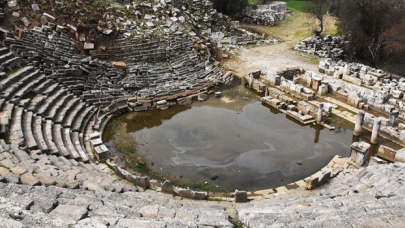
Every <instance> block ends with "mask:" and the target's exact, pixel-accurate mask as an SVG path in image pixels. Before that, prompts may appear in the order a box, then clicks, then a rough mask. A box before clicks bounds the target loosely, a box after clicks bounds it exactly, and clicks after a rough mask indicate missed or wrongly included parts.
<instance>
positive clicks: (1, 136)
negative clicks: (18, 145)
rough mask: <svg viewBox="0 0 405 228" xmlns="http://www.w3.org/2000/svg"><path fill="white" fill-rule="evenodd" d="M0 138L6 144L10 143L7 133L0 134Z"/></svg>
mask: <svg viewBox="0 0 405 228" xmlns="http://www.w3.org/2000/svg"><path fill="white" fill-rule="evenodd" d="M0 139H2V140H4V142H5V143H6V144H8V145H10V144H11V142H10V137H9V136H8V135H4V134H0Z"/></svg>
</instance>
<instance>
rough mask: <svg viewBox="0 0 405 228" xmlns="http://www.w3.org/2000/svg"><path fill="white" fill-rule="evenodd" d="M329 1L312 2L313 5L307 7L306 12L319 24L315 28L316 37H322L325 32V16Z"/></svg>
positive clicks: (316, 0)
mask: <svg viewBox="0 0 405 228" xmlns="http://www.w3.org/2000/svg"><path fill="white" fill-rule="evenodd" d="M327 1H328V0H311V1H310V2H311V3H313V4H307V5H305V11H306V12H308V13H309V15H310V17H312V18H315V19H316V20H317V22H318V23H316V24H315V26H314V28H313V33H314V34H315V36H321V34H322V33H323V31H324V14H325V7H326V5H327Z"/></svg>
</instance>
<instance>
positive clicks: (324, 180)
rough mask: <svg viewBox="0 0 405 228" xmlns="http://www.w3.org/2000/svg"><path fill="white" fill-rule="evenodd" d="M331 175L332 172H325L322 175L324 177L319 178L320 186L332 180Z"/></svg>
mask: <svg viewBox="0 0 405 228" xmlns="http://www.w3.org/2000/svg"><path fill="white" fill-rule="evenodd" d="M330 177H331V172H325V173H324V174H323V175H322V177H321V178H320V179H319V183H318V186H321V185H324V184H326V183H327V182H328V181H329V180H330Z"/></svg>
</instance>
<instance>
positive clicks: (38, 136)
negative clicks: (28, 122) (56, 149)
mask: <svg viewBox="0 0 405 228" xmlns="http://www.w3.org/2000/svg"><path fill="white" fill-rule="evenodd" d="M33 118H34V120H33V134H34V138H35V141H36V143H37V145H38V149H40V150H41V151H42V152H44V153H47V152H48V151H49V148H48V145H47V144H46V142H45V138H44V133H43V130H42V117H41V116H34V117H33Z"/></svg>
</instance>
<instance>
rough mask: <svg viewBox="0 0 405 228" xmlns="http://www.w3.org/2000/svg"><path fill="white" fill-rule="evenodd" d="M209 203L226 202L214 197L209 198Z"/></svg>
mask: <svg viewBox="0 0 405 228" xmlns="http://www.w3.org/2000/svg"><path fill="white" fill-rule="evenodd" d="M207 201H213V202H223V201H225V200H224V199H221V198H212V197H208V198H207Z"/></svg>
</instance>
